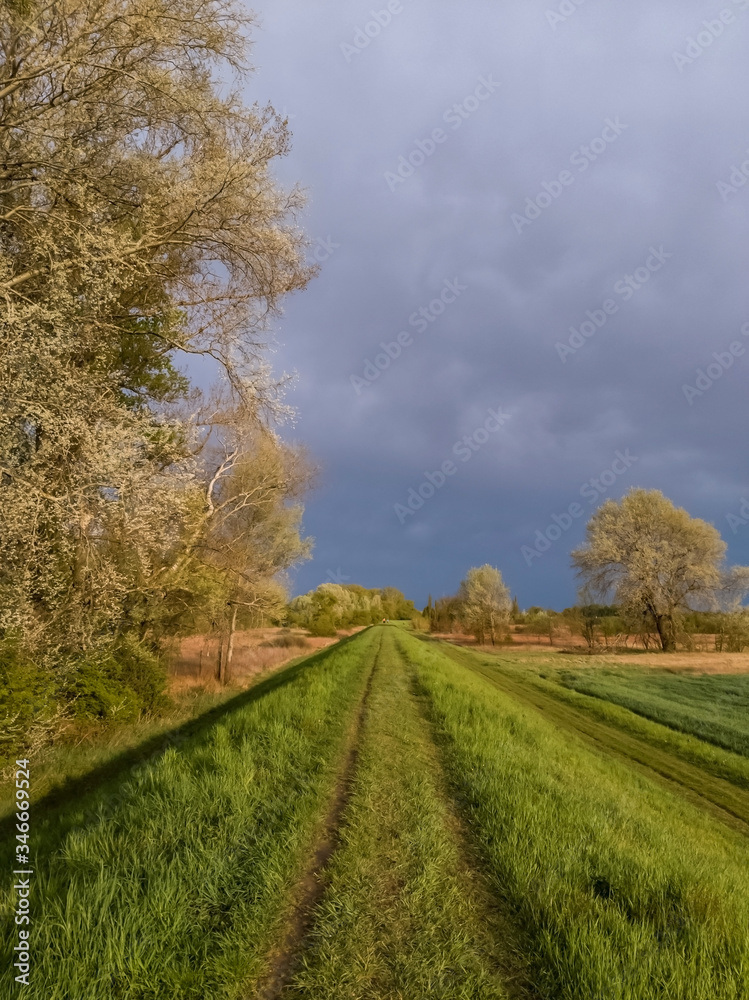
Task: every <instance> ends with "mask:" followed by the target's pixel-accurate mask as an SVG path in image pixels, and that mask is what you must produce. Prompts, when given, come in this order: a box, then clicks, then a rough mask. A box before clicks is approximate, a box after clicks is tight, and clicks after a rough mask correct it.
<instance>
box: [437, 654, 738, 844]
mask: <svg viewBox="0 0 749 1000" xmlns="http://www.w3.org/2000/svg"><path fill="white" fill-rule="evenodd" d="M442 649H443V651H444V652H446V654H447V655H448V656H449V657H450V658H451V659H452V660H454V661H455V662H456V663H459V664H460V665H461V666H463V667H465V668H466V669H467V670H470V671H471V672H472V673H474V674H476V675H477V676H479V677H481V678H482V679H483V680H485V681H486V682H487V683H489V684H491V685H492V686H493V687H495V688H497V689H498V690H500V691H502V692H503V693H505V694H507V695H509V696H510V697H511V698H514V699H515V700H516V701H519V702H520V703H521V704H525V705H527V706H529V707H530V708H532V709H534V710H535V711H537V712H539V713H540V714H541V715H543V716H544V717H545V718H547V719H548V720H549V721H550V722H553V723H554V724H555V725H557V726H559V727H560V728H563V729H566V730H567V731H569V732H572V733H574V734H575V735H577V736H579V737H580V738H581V739H583V740H585V741H586V742H587V743H589V744H590V745H591V746H593V747H595V748H596V749H597V750H600V751H601V752H603V753H606V754H609V755H610V756H613V757H616V758H617V759H619V760H623V761H624V762H625V763H626V764H628V765H629V766H630V767H632V768H634V769H636V770H638V771H640V772H642V773H644V774H646V775H648V776H649V777H651V778H653V779H654V780H657V781H659V782H660V783H661V784H664V785H665V786H666V787H668V788H670V789H671V790H672V791H674V790H675V791H677V792H678V793H679V794H680V795H681V796H682V797H683V798H686V799H687V800H688V801H690V802H692V804H694V805H697V806H698V807H699V808H701V809H702V810H704V811H706V812H709V813H710V814H711V815H712V816H714V817H715V818H716V819H718V820H720V821H721V822H722V823H723V824H724V825H726V826H728V827H730V828H731V829H732V830H735V831H738V832H739V833H742V834H743V835H744V836H747V837H749V795H747V794H746V793H745V792H744V791H743V790H742V789H740V788H738V787H737V786H736V785H732V784H731V783H730V782H729V781H725V780H724V779H722V778H719V777H717V776H714V775H712V774H710V773H709V772H708V771H704V770H702V769H701V768H699V767H698V766H696V765H695V764H691V763H689V762H688V761H685V760H684V759H683V758H681V757H679V756H678V755H676V754H671V753H669V752H668V751H666V750H663V749H661V748H659V747H655V746H654V745H653V744H651V743H648V742H647V741H646V740H641V739H638V738H637V737H636V736H632V735H630V734H629V733H625V732H623V731H622V730H619V729H617V728H616V727H613V726H608V725H606V724H605V723H603V722H600V721H599V720H593V719H591V718H590V717H589V716H587V715H586V714H585V712H584V710H580V709H575V708H572V707H571V706H567V705H565V704H563V703H561V702H559V701H556V700H555V699H554V696H553V695H552V694H547V693H546V692H537V691H534V690H532V689H531V688H530V687H527V686H525V685H523V684H521V683H520V682H517V681H513V680H511V679H509V678H507V677H505V676H504V675H501V674H496V673H494V672H493V671H491V670H489V669H486V668H483V667H482V666H481V665H479V664H474V663H471V662H470V661H469V660H468V656H466V655H465V654H463V653H462V651H459V650H455V649H452V648H450V647H448V646H446V645H443V646H442ZM468 655H470V654H468ZM706 779H707V780H708V781H709V783H710V787H709V789H708V788H706V787H705V781H706Z"/></svg>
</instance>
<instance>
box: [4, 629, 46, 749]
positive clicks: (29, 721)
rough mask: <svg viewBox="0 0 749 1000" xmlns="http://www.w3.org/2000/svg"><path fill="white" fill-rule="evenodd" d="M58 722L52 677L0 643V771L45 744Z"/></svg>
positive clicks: (8, 643)
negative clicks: (16, 758)
mask: <svg viewBox="0 0 749 1000" xmlns="http://www.w3.org/2000/svg"><path fill="white" fill-rule="evenodd" d="M59 722H60V718H59V713H58V711H57V683H56V679H55V676H54V674H53V673H52V672H51V671H49V670H44V669H43V668H41V667H39V666H37V665H36V664H34V663H33V662H32V661H31V660H29V659H27V658H26V657H25V656H24V655H23V654H22V653H20V652H19V650H18V648H17V647H16V646H15V644H14V643H13V642H12V641H10V640H5V641H3V642H0V767H2V766H4V765H5V764H7V763H8V761H9V760H10V758H11V755H13V754H16V756H17V755H18V754H19V753H23V754H24V755H26V754H30V753H31V751H32V749H33V748H35V747H36V745H37V744H39V745H43V744H44V743H46V742H47V741H48V737H49V736H50V735H51V731H52V730H54V729H55V727H56V725H58V724H59Z"/></svg>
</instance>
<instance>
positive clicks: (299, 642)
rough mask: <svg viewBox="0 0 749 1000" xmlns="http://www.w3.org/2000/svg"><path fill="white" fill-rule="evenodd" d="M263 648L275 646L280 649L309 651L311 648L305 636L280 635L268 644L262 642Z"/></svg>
mask: <svg viewBox="0 0 749 1000" xmlns="http://www.w3.org/2000/svg"><path fill="white" fill-rule="evenodd" d="M260 645H261V646H266V647H268V646H273V647H276V648H280V649H294V648H297V647H298V648H299V649H307V648H308V647H309V645H310V644H309V642H308V641H307V639H305V637H304V636H303V635H279V636H277V637H276V638H275V639H270V640H269V641H268V642H261V643H260Z"/></svg>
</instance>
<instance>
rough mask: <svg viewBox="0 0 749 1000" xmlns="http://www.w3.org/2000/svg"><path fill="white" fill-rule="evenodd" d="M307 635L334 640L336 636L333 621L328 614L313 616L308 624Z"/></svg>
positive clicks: (336, 631)
mask: <svg viewBox="0 0 749 1000" xmlns="http://www.w3.org/2000/svg"><path fill="white" fill-rule="evenodd" d="M309 634H310V635H313V636H325V637H330V638H334V637H335V636H337V635H338V629H337V628H336V626H335V619H334V618H333V616H332V615H329V614H321V615H315V617H314V618H313V619H312V621H311V622H310V623H309Z"/></svg>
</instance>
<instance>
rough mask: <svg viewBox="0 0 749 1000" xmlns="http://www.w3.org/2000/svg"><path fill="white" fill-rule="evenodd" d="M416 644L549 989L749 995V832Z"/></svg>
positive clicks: (491, 861) (639, 997)
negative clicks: (748, 835)
mask: <svg viewBox="0 0 749 1000" xmlns="http://www.w3.org/2000/svg"><path fill="white" fill-rule="evenodd" d="M400 642H401V643H402V644H403V646H404V649H405V650H406V652H407V654H408V656H409V658H410V660H411V661H412V662H413V663H414V664H415V665H416V666H417V669H418V675H419V678H420V683H421V685H422V686H423V689H424V691H425V692H426V693H427V694H428V695H429V697H430V699H431V702H432V705H433V713H434V720H435V723H436V724H437V725H438V727H439V730H440V732H441V734H442V739H443V740H444V746H445V759H446V762H447V766H448V769H449V773H450V775H451V778H452V780H453V782H454V783H455V786H456V788H457V789H458V790H459V792H460V793H461V794H462V796H463V798H464V802H465V810H466V815H467V816H468V818H469V819H470V823H471V828H472V830H473V831H474V834H475V836H476V837H477V839H478V842H479V844H480V846H481V850H482V853H483V857H484V859H485V863H486V865H487V867H488V869H489V871H490V872H491V874H492V876H493V879H494V884H495V887H496V892H497V893H498V895H499V896H500V897H501V898H502V899H504V901H505V902H506V904H507V906H508V907H509V908H510V909H511V911H512V912H513V913H514V915H515V919H516V920H517V921H518V923H519V924H520V926H521V927H522V928H523V930H524V931H525V932H526V933H527V934H528V935H529V939H530V940H531V942H532V947H531V950H532V955H531V957H532V959H533V962H534V966H535V979H536V983H537V986H538V988H539V991H540V993H541V995H542V996H544V997H546V998H554V1000H580V998H583V997H584V998H585V1000H656V998H657V1000H661V998H663V997H666V996H667V997H668V998H669V1000H718V998H720V1000H746V998H747V997H749V978H747V969H749V940H748V939H747V934H746V927H747V926H748V925H749V873H748V868H747V862H749V849H748V848H747V842H746V840H745V839H743V838H741V837H739V836H738V835H737V834H733V833H732V832H731V831H729V830H727V829H724V828H722V827H721V826H720V825H719V824H717V823H715V822H714V821H713V820H711V819H710V818H709V817H708V816H706V815H704V814H702V813H701V812H700V811H698V810H697V809H695V808H693V807H692V806H691V805H690V804H689V803H687V802H684V801H682V800H681V799H680V798H679V797H677V796H674V795H671V794H669V793H668V792H667V791H664V790H663V789H662V788H661V787H660V786H658V785H656V784H653V783H652V782H650V781H648V780H647V779H645V778H643V777H641V776H640V775H638V774H637V773H635V772H632V771H631V770H630V769H629V768H628V767H627V766H625V765H624V764H621V763H619V762H618V761H616V760H612V759H610V758H602V757H600V755H598V754H596V753H594V752H592V751H591V750H590V749H589V748H588V747H586V746H585V745H584V744H582V743H580V742H579V741H578V740H576V739H575V738H574V737H571V736H569V735H568V734H566V733H564V732H560V731H559V730H557V729H556V728H555V727H554V726H553V725H550V724H549V723H548V722H546V721H545V720H544V719H542V718H541V717H540V716H539V714H538V713H537V712H536V711H535V710H533V709H531V708H527V707H523V706H522V705H521V704H519V703H518V702H516V701H513V700H512V699H511V698H509V697H507V696H506V695H503V694H501V693H500V692H498V691H497V690H496V689H493V688H492V687H490V686H489V685H488V684H487V683H486V682H485V681H484V680H482V679H481V678H479V677H477V676H475V675H473V674H471V673H469V672H467V671H465V670H463V669H461V668H460V667H459V666H457V665H456V664H455V663H454V662H453V661H452V660H451V659H449V658H448V657H447V656H445V655H444V653H442V652H440V651H439V648H434V647H432V648H430V647H428V646H427V645H426V644H424V643H419V642H418V640H416V639H413V638H411V637H409V636H407V635H404V636H403V637H402V638H401V639H400Z"/></svg>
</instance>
